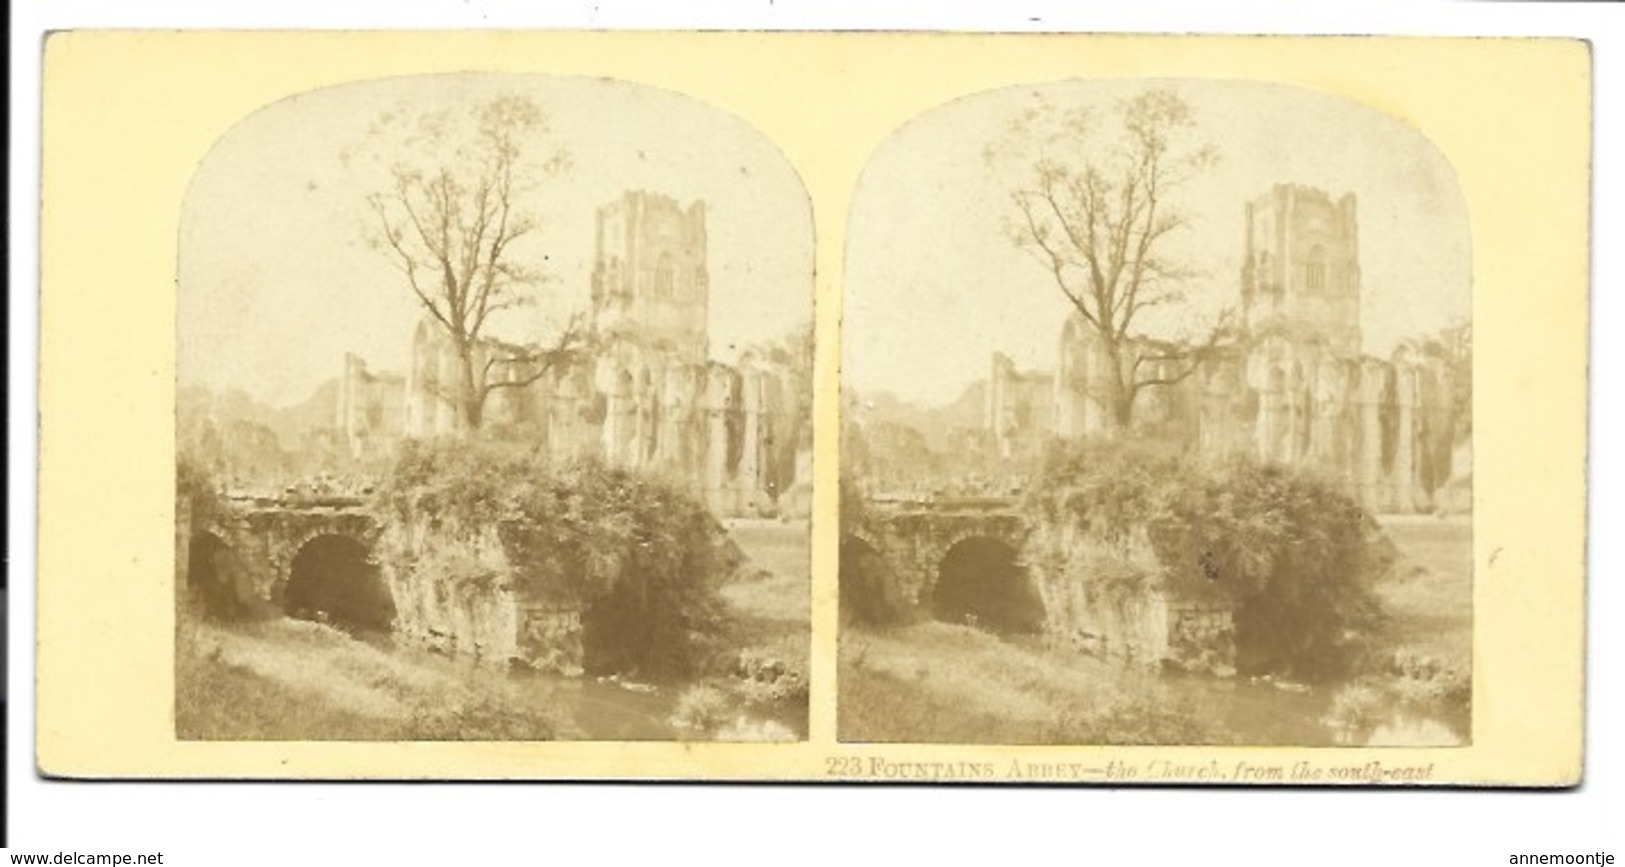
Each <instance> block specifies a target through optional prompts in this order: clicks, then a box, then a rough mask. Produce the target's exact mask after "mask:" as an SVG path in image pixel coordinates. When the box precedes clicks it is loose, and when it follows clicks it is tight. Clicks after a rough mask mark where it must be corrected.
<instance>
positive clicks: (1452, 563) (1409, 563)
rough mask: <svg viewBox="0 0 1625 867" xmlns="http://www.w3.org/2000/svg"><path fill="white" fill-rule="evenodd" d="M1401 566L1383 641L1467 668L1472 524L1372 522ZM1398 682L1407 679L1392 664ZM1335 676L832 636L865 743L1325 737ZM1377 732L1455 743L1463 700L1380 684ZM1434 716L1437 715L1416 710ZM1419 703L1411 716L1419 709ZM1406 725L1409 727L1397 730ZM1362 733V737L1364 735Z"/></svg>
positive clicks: (978, 634) (1413, 661) (1464, 721)
mask: <svg viewBox="0 0 1625 867" xmlns="http://www.w3.org/2000/svg"><path fill="white" fill-rule="evenodd" d="M1382 523H1383V525H1384V529H1385V530H1386V531H1387V532H1388V534H1389V538H1390V539H1391V540H1392V541H1393V542H1394V544H1395V545H1396V546H1397V547H1398V549H1399V551H1400V554H1401V557H1402V558H1403V561H1402V566H1401V568H1400V569H1399V570H1397V571H1396V573H1395V574H1394V576H1393V577H1392V578H1390V579H1389V580H1387V581H1384V582H1382V583H1381V584H1379V585H1378V586H1377V587H1376V588H1375V589H1376V591H1377V594H1378V596H1379V597H1380V598H1381V599H1382V602H1383V606H1384V609H1385V611H1386V612H1387V622H1386V627H1385V629H1384V634H1383V636H1382V643H1383V647H1384V652H1385V653H1386V654H1387V655H1388V656H1389V657H1398V658H1399V659H1400V660H1402V661H1404V662H1405V664H1406V665H1416V666H1420V667H1421V668H1424V669H1427V670H1430V671H1437V672H1457V673H1461V674H1462V675H1463V676H1464V675H1465V673H1466V672H1470V671H1471V649H1472V532H1471V524H1470V523H1469V522H1468V521H1467V520H1465V519H1452V520H1438V519H1402V520H1396V521H1389V520H1383V521H1382ZM1393 680H1395V681H1396V682H1397V683H1398V684H1399V685H1400V687H1401V689H1403V688H1405V687H1408V686H1415V685H1419V681H1417V680H1416V679H1415V678H1413V677H1409V676H1408V675H1406V673H1405V672H1403V671H1401V672H1397V673H1396V674H1395V676H1394V678H1393ZM1344 686H1345V685H1344V684H1333V685H1326V686H1319V687H1313V688H1311V687H1309V686H1307V685H1304V684H1294V683H1278V682H1274V681H1268V680H1260V681H1252V680H1249V679H1245V678H1214V677H1199V676H1177V675H1156V674H1152V673H1150V672H1148V671H1145V670H1142V669H1137V668H1124V667H1122V666H1120V665H1117V664H1113V663H1108V662H1105V661H1103V660H1099V659H1095V658H1093V657H1089V656H1084V655H1081V654H1077V653H1071V652H1066V651H1060V650H1052V649H1049V648H1045V647H1043V646H1042V643H1041V642H1039V641H1037V640H1026V639H1023V640H1007V639H1002V638H999V637H997V636H995V635H992V634H990V633H987V632H983V631H980V630H977V629H974V628H971V627H967V626H962V625H955V624H947V623H934V622H933V623H919V624H914V625H910V626H904V627H898V628H892V629H868V628H863V627H853V626H847V627H845V628H844V629H843V632H842V635H841V653H840V696H839V707H838V710H839V727H840V737H841V739H842V740H848V741H865V742H908V741H913V742H925V743H989V744H992V743H998V744H1042V743H1088V744H1215V743H1240V744H1281V745H1300V746H1321V745H1326V746H1329V745H1334V744H1337V743H1339V740H1338V738H1339V736H1340V735H1342V736H1345V737H1346V736H1347V734H1346V733H1340V732H1339V731H1338V730H1337V729H1336V728H1334V727H1332V726H1330V725H1328V722H1327V717H1328V715H1329V714H1330V713H1332V710H1333V708H1334V705H1335V704H1336V703H1337V702H1338V699H1339V695H1340V693H1342V691H1343V688H1344ZM1374 700H1376V701H1380V702H1382V706H1381V707H1376V708H1372V709H1370V711H1371V712H1372V713H1375V714H1378V716H1377V717H1376V718H1374V719H1373V720H1371V722H1372V723H1373V725H1372V728H1373V731H1370V732H1366V733H1364V736H1365V737H1369V738H1374V739H1377V740H1382V741H1384V742H1393V743H1406V742H1417V743H1420V742H1421V741H1426V742H1427V744H1428V745H1436V744H1438V743H1440V742H1464V741H1466V740H1467V739H1468V736H1469V734H1470V732H1469V729H1470V725H1469V720H1468V713H1469V709H1468V706H1467V705H1451V706H1450V707H1449V708H1448V709H1447V711H1440V710H1439V708H1437V707H1430V706H1427V705H1426V703H1423V702H1418V703H1413V704H1412V705H1411V706H1400V705H1399V702H1400V699H1399V698H1396V697H1395V696H1393V695H1382V696H1380V697H1379V698H1377V699H1374ZM1430 710H1431V711H1432V712H1435V713H1441V714H1442V715H1441V716H1440V718H1439V719H1433V718H1430V717H1428V716H1427V715H1426V713H1427V712H1429V711H1430ZM1419 714H1420V715H1419ZM1407 726H1409V727H1408V728H1407ZM1373 742H1374V741H1373Z"/></svg>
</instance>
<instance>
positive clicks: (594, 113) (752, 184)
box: [178, 73, 813, 405]
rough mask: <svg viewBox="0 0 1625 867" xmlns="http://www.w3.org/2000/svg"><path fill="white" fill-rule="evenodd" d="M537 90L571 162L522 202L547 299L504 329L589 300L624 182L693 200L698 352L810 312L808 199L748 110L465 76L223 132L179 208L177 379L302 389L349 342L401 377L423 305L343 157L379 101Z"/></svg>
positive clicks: (351, 97) (553, 141)
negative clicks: (706, 326) (744, 113)
mask: <svg viewBox="0 0 1625 867" xmlns="http://www.w3.org/2000/svg"><path fill="white" fill-rule="evenodd" d="M507 92H511V93H518V94H522V95H528V96H530V97H533V98H534V99H535V100H536V102H537V103H538V104H539V105H540V106H541V108H542V109H543V110H544V112H546V113H547V115H548V116H549V124H550V126H551V133H550V135H549V137H548V138H547V139H546V140H545V141H541V142H538V147H537V148H536V154H537V155H538V156H542V155H545V153H546V152H548V151H551V150H552V149H553V148H555V147H557V146H563V147H564V148H566V149H567V150H568V151H569V152H570V154H571V159H572V162H573V169H572V170H571V171H569V172H568V173H566V174H564V175H562V176H561V177H558V178H555V179H553V180H549V181H546V182H545V183H544V184H543V185H542V186H541V187H540V188H539V191H538V194H537V195H536V196H535V198H534V199H533V201H531V202H528V203H527V205H529V206H530V207H533V208H534V209H535V212H536V213H538V214H539V215H540V216H541V218H542V221H543V225H542V228H541V230H540V231H539V232H538V233H536V235H535V236H534V237H533V238H532V239H531V240H530V241H529V242H528V243H527V245H526V246H525V248H524V251H523V255H525V256H527V257H530V260H531V261H537V260H538V259H539V258H540V257H544V256H545V257H546V262H547V263H548V269H549V271H550V272H551V274H552V275H553V277H554V278H556V279H555V281H554V282H553V283H552V284H551V285H550V286H548V287H545V288H544V290H543V291H544V292H545V293H551V294H552V295H553V300H552V301H551V303H549V304H547V305H544V306H541V307H538V308H536V309H534V310H527V311H522V312H519V313H516V314H515V316H516V318H514V319H512V320H510V321H509V322H507V323H506V324H505V325H504V326H503V327H502V328H500V329H498V333H499V334H500V335H502V336H510V337H515V338H522V337H523V336H524V335H525V334H526V333H527V332H531V333H534V332H536V331H538V330H543V329H545V328H547V326H548V325H549V323H550V322H558V321H561V320H562V319H563V318H564V317H565V316H567V313H568V311H569V310H573V309H585V307H586V305H587V297H588V296H587V293H588V291H589V288H590V282H589V280H590V274H591V270H592V258H593V253H594V243H595V239H594V233H595V219H596V216H595V215H596V212H597V208H598V207H599V206H600V205H603V204H605V203H608V202H610V201H611V200H613V199H616V198H618V197H619V196H620V195H621V194H622V192H623V191H625V190H628V189H646V190H649V191H652V192H657V193H662V194H665V195H669V196H671V197H673V198H676V199H677V200H679V201H680V202H681V203H682V204H683V205H684V206H687V204H688V203H690V202H692V201H693V200H695V199H703V200H704V201H705V202H706V229H707V233H708V236H709V250H708V263H709V266H710V277H711V296H710V333H711V354H712V356H713V357H714V358H716V359H718V360H721V361H731V360H733V359H734V358H735V357H736V356H737V353H738V351H739V350H740V349H743V348H744V347H745V346H747V345H749V344H752V343H758V342H764V341H768V340H774V339H777V338H779V337H780V336H782V335H784V334H786V333H788V332H789V331H791V330H792V329H794V328H798V327H805V326H806V325H807V324H809V323H810V322H811V321H812V293H813V283H812V269H813V247H812V244H813V241H812V237H813V231H812V214H811V208H810V203H809V202H808V200H807V195H806V192H805V190H804V188H803V187H802V185H801V181H800V179H799V177H797V175H796V174H795V171H794V170H793V169H792V168H791V167H790V166H789V164H788V163H787V162H786V161H785V160H784V158H783V156H782V155H781V154H780V153H779V152H778V150H777V149H776V148H774V146H773V145H772V144H770V143H769V142H767V141H766V140H765V139H764V138H762V137H761V136H760V135H759V134H758V133H757V132H756V131H755V130H753V129H752V128H750V127H749V126H748V125H746V124H745V123H743V122H742V121H740V120H738V119H736V118H734V117H733V116H731V115H729V114H726V113H724V112H722V111H719V110H717V109H714V108H711V107H709V106H707V105H704V104H702V103H700V102H697V101H695V100H692V99H690V98H688V97H685V96H681V95H679V94H674V93H668V92H665V91H660V90H655V89H653V88H647V87H642V86H638V85H632V84H627V83H624V82H612V81H607V80H600V79H585V78H565V77H554V76H541V75H496V74H472V73H471V74H463V75H445V76H422V77H404V78H391V79H383V80H378V81H370V82H362V83H357V84H350V85H343V86H339V87H334V88H328V89H323V90H317V91H312V92H309V93H305V94H300V95H297V96H293V97H290V98H288V99H284V100H282V101H280V102H277V103H274V104H272V105H270V106H267V107H265V108H263V109H261V110H260V111H258V112H255V113H254V114H252V115H250V116H249V117H247V118H245V119H243V120H242V121H241V122H239V123H238V124H237V125H236V126H234V127H232V128H231V129H230V130H229V131H227V132H226V133H225V134H224V135H223V136H222V137H221V138H220V140H219V141H218V142H217V143H216V145H215V147H214V148H213V150H211V151H210V152H209V154H208V155H207V156H206V157H205V158H204V160H203V162H202V163H201V164H200V166H199V168H198V171H197V174H196V176H195V177H194V178H193V181H192V185H191V187H190V189H189V190H188V193H187V199H186V203H185V206H184V208H183V212H182V218H181V236H180V250H179V255H180V259H179V283H180V285H179V308H180V309H179V322H178V329H179V344H180V345H179V356H178V367H179V379H180V382H181V383H182V384H183V385H189V384H205V385H209V386H211V387H215V388H242V389H244V390H246V391H247V392H248V393H249V394H250V395H252V396H254V397H256V398H258V399H260V400H263V401H266V402H268V403H271V404H273V405H289V404H293V403H298V402H300V401H303V400H305V399H306V398H308V397H309V396H310V395H311V393H312V392H313V391H314V390H315V389H316V388H317V387H318V386H319V385H320V384H321V383H322V382H323V381H325V380H327V379H328V378H331V377H333V376H336V375H338V374H339V372H340V371H341V370H342V368H341V363H342V360H343V356H344V353H345V352H346V351H353V352H356V353H358V354H360V355H361V356H362V357H364V358H365V359H366V360H367V361H368V363H369V365H370V366H371V367H372V368H373V369H375V370H391V371H395V372H404V371H405V364H406V358H407V353H408V348H409V345H410V340H411V333H412V328H413V327H414V325H415V324H416V322H417V319H418V316H419V313H418V309H417V308H416V307H415V306H414V303H415V301H414V299H413V297H412V295H411V293H410V290H409V289H408V288H407V286H406V284H405V283H404V278H403V277H402V276H401V275H400V273H399V272H398V271H396V270H394V269H393V268H392V267H390V265H389V263H388V262H387V260H385V259H384V258H383V257H382V256H381V255H380V254H379V253H377V252H375V251H374V250H372V249H370V248H368V247H367V246H366V243H365V241H364V237H365V236H364V234H363V232H364V229H365V226H366V223H365V220H366V217H367V212H366V211H365V208H364V202H365V196H366V193H367V191H368V188H367V186H366V185H365V183H364V179H363V177H362V176H361V175H359V174H357V172H356V170H354V169H353V168H346V167H345V165H343V164H342V162H341V160H340V155H341V154H342V153H343V152H344V151H345V150H346V149H347V148H351V147H353V146H354V145H355V144H356V143H357V142H359V141H362V140H363V138H364V135H365V132H366V130H367V127H368V126H369V125H370V124H371V123H372V121H373V120H374V119H375V118H376V117H377V116H378V115H379V114H380V113H381V112H383V111H385V110H387V109H392V108H395V107H397V106H399V105H401V104H410V105H414V106H418V107H423V108H428V109H434V108H440V107H451V106H455V105H458V104H461V103H464V102H466V101H469V100H473V99H478V98H480V97H484V96H491V95H495V94H498V93H507Z"/></svg>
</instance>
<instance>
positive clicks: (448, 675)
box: [175, 618, 579, 740]
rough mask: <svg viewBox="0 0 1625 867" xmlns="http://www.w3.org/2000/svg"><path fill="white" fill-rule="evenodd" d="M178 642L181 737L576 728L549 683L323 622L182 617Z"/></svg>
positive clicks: (546, 735)
mask: <svg viewBox="0 0 1625 867" xmlns="http://www.w3.org/2000/svg"><path fill="white" fill-rule="evenodd" d="M175 651H176V659H175V669H176V670H175V683H176V695H175V734H176V736H177V737H179V738H181V739H183V740H553V739H556V738H561V737H573V736H579V732H578V731H576V730H575V729H574V728H573V726H572V725H570V724H569V722H568V721H567V720H565V719H564V718H562V717H561V716H560V715H559V713H558V711H557V708H556V703H554V702H552V701H550V696H549V694H548V690H546V689H543V688H531V687H530V685H526V688H523V689H522V688H520V686H519V685H518V684H516V683H515V682H513V681H512V680H510V679H509V678H508V677H507V676H506V675H505V674H504V673H502V672H499V671H493V670H488V669H481V668H478V667H475V666H472V665H461V664H458V663H457V662H455V661H453V660H447V659H440V658H438V657H433V656H432V655H429V654H417V653H403V652H400V651H396V650H391V649H384V648H380V647H376V646H374V645H372V644H369V643H367V642H365V641H360V640H357V639H355V638H352V637H351V636H349V635H346V634H345V633H343V632H340V631H338V630H336V629H333V628H331V627H328V626H325V625H322V624H319V623H312V622H309V621H304V620H292V619H278V620H268V621H263V622H256V623H235V624H229V625H228V624H219V623H213V622H210V621H204V620H196V619H191V618H185V619H183V620H182V623H181V627H180V629H179V632H178V634H177V636H176V647H175Z"/></svg>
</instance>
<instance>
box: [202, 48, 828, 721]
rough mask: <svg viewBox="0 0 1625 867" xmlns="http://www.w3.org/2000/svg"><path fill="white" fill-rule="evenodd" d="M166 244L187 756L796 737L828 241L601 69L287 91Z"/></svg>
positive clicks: (747, 140)
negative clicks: (240, 749)
mask: <svg viewBox="0 0 1625 867" xmlns="http://www.w3.org/2000/svg"><path fill="white" fill-rule="evenodd" d="M177 255H178V287H177V291H178V296H177V299H178V300H177V308H178V314H177V328H176V333H177V348H176V349H177V354H176V404H175V431H176V441H175V453H176V462H177V474H176V490H175V506H176V524H175V550H176V559H175V564H176V582H175V588H176V598H175V625H176V631H175V704H174V711H175V719H174V726H175V734H176V736H177V737H178V738H180V739H182V740H279V741H298V740H392V741H401V740H517V741H548V740H572V739H574V740H618V741H660V740H720V741H795V740H801V739H803V738H805V737H806V736H807V713H808V711H807V698H808V680H807V671H808V654H809V605H810V584H809V581H810V565H809V551H810V542H809V537H808V532H809V521H808V519H809V515H810V512H811V508H812V501H811V484H812V416H811V412H812V387H811V383H812V353H813V345H812V339H813V337H812V327H813V319H812V313H813V284H812V272H813V235H812V215H811V207H810V203H809V200H808V197H807V193H806V191H805V189H804V188H803V186H802V184H801V181H800V178H799V177H798V175H797V174H796V171H795V170H794V169H793V168H791V166H790V165H789V163H788V162H787V161H786V160H785V158H784V157H783V156H782V155H781V154H780V152H779V151H778V150H777V149H776V148H775V147H774V146H773V145H771V144H770V143H768V141H767V140H766V139H765V138H764V137H762V136H761V135H760V134H759V133H758V132H757V131H756V130H754V129H753V128H752V127H751V126H749V125H748V124H746V123H745V122H744V121H742V120H739V119H738V118H736V117H734V116H732V115H730V114H728V113H726V112H723V111H721V110H718V109H715V108H712V107H710V106H708V105H706V104H704V103H702V102H700V101H698V100H695V99H692V98H690V97H686V96H682V95H680V94H676V93H671V92H666V91H662V90H657V89H654V88H651V87H648V86H643V85H635V84H631V83H626V82H620V81H615V80H611V79H603V78H577V77H564V76H548V75H518V74H474V73H467V74H443V75H423V76H408V77H397V78H386V79H379V80H370V81H359V82H354V83H348V84H341V85H337V86H333V87H327V88H322V89H319V90H313V91H308V92H303V93H299V94H297V95H293V96H289V97H288V98H286V99H283V100H281V101H278V102H276V103H274V104H271V105H268V106H265V107H264V108H262V109H261V110H259V111H257V112H255V113H253V114H252V115H250V116H248V117H245V118H243V119H242V120H241V121H239V122H238V123H237V124H236V125H235V126H233V127H232V128H231V129H230V130H229V131H227V132H226V133H225V134H224V135H223V136H222V137H221V138H220V139H219V140H218V142H216V143H215V145H214V147H213V148H212V149H211V150H210V151H209V152H208V154H207V156H206V157H205V158H204V159H203V161H202V162H201V164H200V165H198V167H197V169H196V173H195V175H194V176H193V178H192V180H191V182H190V185H189V187H188V189H187V193H186V198H185V201H184V204H183V206H182V215H181V225H180V238H179V248H178V251H177Z"/></svg>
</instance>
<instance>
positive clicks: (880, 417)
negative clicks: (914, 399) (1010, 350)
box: [846, 381, 987, 452]
mask: <svg viewBox="0 0 1625 867" xmlns="http://www.w3.org/2000/svg"><path fill="white" fill-rule="evenodd" d="M847 397H848V399H847V401H846V405H847V406H848V407H849V408H851V416H852V420H853V421H856V422H858V423H859V424H878V423H888V424H895V425H900V426H902V427H907V428H912V429H914V430H916V431H919V432H920V434H921V435H922V436H924V437H925V441H926V443H927V444H928V445H929V446H930V447H931V449H932V450H933V451H939V452H941V451H947V450H949V449H950V448H952V443H953V433H954V431H956V430H966V429H969V430H979V429H981V428H982V427H983V425H984V424H985V423H986V422H985V414H986V406H987V383H985V382H981V381H978V382H973V383H971V384H970V385H969V386H966V388H965V390H964V391H963V392H961V393H960V395H959V397H958V398H956V399H954V400H953V401H952V402H951V403H948V404H946V405H944V406H937V407H922V406H919V405H918V404H915V403H911V402H909V401H906V400H903V399H902V398H900V397H898V396H896V395H894V394H892V393H891V392H884V391H883V392H876V393H874V394H860V393H857V392H850V393H848V396H847Z"/></svg>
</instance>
